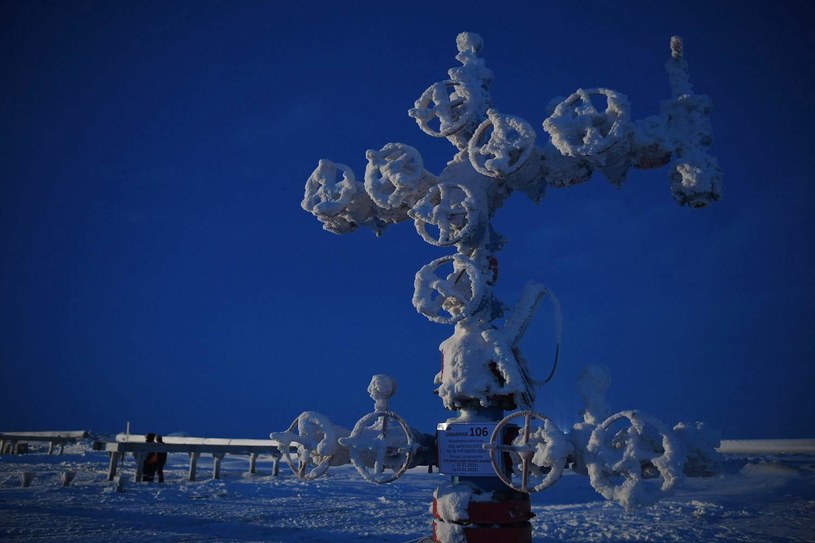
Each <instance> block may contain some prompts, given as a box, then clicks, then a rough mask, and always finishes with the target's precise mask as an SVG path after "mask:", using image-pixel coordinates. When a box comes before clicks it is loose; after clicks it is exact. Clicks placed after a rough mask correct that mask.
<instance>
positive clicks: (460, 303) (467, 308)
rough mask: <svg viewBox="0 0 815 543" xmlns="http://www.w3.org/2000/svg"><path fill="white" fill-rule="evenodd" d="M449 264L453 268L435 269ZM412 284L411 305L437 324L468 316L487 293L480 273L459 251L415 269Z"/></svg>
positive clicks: (479, 304) (477, 307)
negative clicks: (446, 269)
mask: <svg viewBox="0 0 815 543" xmlns="http://www.w3.org/2000/svg"><path fill="white" fill-rule="evenodd" d="M449 264H452V268H453V269H452V271H451V272H450V273H447V274H446V275H443V276H440V275H438V271H439V270H440V269H441V268H442V267H443V266H447V265H449ZM442 273H444V272H442ZM413 287H414V290H413V307H415V308H416V311H418V312H419V313H421V314H422V315H424V316H425V317H427V318H428V319H430V320H431V321H433V322H437V323H439V324H455V323H457V322H458V321H460V320H462V319H464V318H465V317H469V316H470V315H472V314H473V313H475V312H476V311H477V310H478V309H479V308H480V307H481V305H482V302H483V301H484V297H485V294H486V287H485V285H484V280H483V278H482V275H481V272H480V271H479V270H478V268H476V266H475V265H474V264H473V263H472V262H471V261H470V260H469V259H467V258H466V257H464V256H461V255H458V254H457V255H451V256H443V257H441V258H437V259H436V260H434V261H433V262H431V263H429V264H427V265H425V266H423V267H422V269H420V270H419V271H418V272H416V278H415V280H414V283H413ZM443 312H445V313H447V314H448V315H449V317H448V316H445V315H444V314H443Z"/></svg>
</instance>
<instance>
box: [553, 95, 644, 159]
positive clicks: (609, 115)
mask: <svg viewBox="0 0 815 543" xmlns="http://www.w3.org/2000/svg"><path fill="white" fill-rule="evenodd" d="M593 97H599V98H601V99H604V100H606V107H605V109H604V110H603V111H598V110H597V108H595V107H594V104H593V103H592V98H593ZM543 128H544V130H546V131H547V132H548V133H549V135H550V136H551V137H552V144H553V145H554V146H555V147H557V148H558V150H559V151H560V152H561V153H563V154H564V155H567V156H571V157H591V156H597V155H600V154H601V153H604V152H606V151H608V150H610V149H611V148H612V147H614V146H617V145H624V146H627V145H628V136H629V134H630V133H631V131H632V130H633V126H632V124H631V121H630V111H629V105H628V98H627V97H626V96H625V95H623V94H621V93H618V92H616V91H613V90H611V89H603V88H597V89H578V90H577V91H576V92H575V93H574V94H572V95H571V96H569V97H568V98H566V99H565V100H564V101H563V102H561V103H560V104H558V105H557V107H556V108H555V111H554V112H553V113H552V115H551V116H550V117H549V118H548V119H546V120H545V121H544V122H543Z"/></svg>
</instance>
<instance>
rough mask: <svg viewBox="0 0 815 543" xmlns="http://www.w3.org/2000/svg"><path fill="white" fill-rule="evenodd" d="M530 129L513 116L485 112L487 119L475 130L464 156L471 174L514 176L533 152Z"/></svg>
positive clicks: (527, 124) (530, 126)
mask: <svg viewBox="0 0 815 543" xmlns="http://www.w3.org/2000/svg"><path fill="white" fill-rule="evenodd" d="M535 137H536V134H535V130H534V129H533V128H532V125H531V124H529V123H528V122H526V121H525V120H523V119H521V118H520V117H516V116H514V115H502V114H500V113H498V112H497V111H495V110H494V109H489V110H487V119H486V120H485V121H484V122H482V123H481V124H480V125H479V126H478V128H476V130H475V133H474V134H473V137H472V138H470V143H469V145H468V148H467V152H468V154H469V157H470V163H471V164H472V165H473V168H475V170H476V171H477V172H478V173H480V174H482V175H486V176H487V177H506V176H507V175H510V174H512V173H514V172H516V171H517V170H518V169H519V168H521V166H523V165H524V164H525V163H526V161H527V160H528V159H529V158H530V156H531V155H532V153H533V151H534V149H535Z"/></svg>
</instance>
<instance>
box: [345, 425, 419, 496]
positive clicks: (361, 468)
mask: <svg viewBox="0 0 815 543" xmlns="http://www.w3.org/2000/svg"><path fill="white" fill-rule="evenodd" d="M394 422H395V423H396V424H395V425H394V424H393V423H394ZM339 443H340V445H342V446H343V447H347V448H348V452H349V454H350V456H351V463H352V464H354V467H355V468H356V470H357V471H358V472H359V474H360V475H362V477H363V478H364V479H365V480H366V481H370V482H372V483H378V484H381V483H390V482H391V481H395V480H396V479H398V478H399V477H401V476H402V474H404V473H405V471H406V470H407V469H408V466H409V465H410V460H411V457H412V456H413V451H414V448H415V443H414V440H413V434H412V433H411V432H410V429H409V428H408V425H407V424H406V423H405V421H404V420H403V419H402V417H400V416H399V415H397V414H396V413H393V412H390V411H374V412H373V413H368V414H367V415H365V416H364V417H362V418H361V419H359V421H357V423H356V425H355V426H354V429H353V430H351V435H349V436H348V437H342V438H340V439H339ZM387 470H391V471H390V472H388V471H387Z"/></svg>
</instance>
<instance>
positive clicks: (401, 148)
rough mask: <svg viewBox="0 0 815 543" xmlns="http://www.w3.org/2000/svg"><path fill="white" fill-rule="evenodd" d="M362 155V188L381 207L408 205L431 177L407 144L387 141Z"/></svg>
mask: <svg viewBox="0 0 815 543" xmlns="http://www.w3.org/2000/svg"><path fill="white" fill-rule="evenodd" d="M365 157H366V158H367V159H368V166H367V167H366V168H365V190H366V191H367V192H368V195H369V196H370V197H371V199H372V200H373V201H374V202H375V203H376V204H377V205H378V206H380V207H382V208H384V209H393V208H399V207H404V206H406V207H411V206H412V205H413V204H414V203H416V200H418V199H419V197H420V195H421V194H423V193H424V192H425V191H426V190H427V187H428V186H429V185H430V184H432V183H433V181H434V177H433V176H432V175H431V174H430V173H429V172H428V171H426V170H425V169H424V163H423V162H422V156H421V155H420V154H419V151H417V150H416V149H415V148H414V147H411V146H410V145H406V144H404V143H388V144H387V145H385V146H384V147H382V149H380V150H379V151H375V150H373V149H369V150H368V151H367V152H366V153H365Z"/></svg>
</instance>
